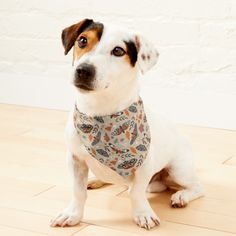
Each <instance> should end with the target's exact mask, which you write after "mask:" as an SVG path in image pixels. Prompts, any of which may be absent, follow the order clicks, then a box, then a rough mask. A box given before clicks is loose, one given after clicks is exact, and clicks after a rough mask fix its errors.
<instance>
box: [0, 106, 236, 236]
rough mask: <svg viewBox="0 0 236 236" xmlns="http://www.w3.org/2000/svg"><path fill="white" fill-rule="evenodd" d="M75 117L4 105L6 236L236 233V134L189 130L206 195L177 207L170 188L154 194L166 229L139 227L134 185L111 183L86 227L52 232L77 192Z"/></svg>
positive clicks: (0, 112)
mask: <svg viewBox="0 0 236 236" xmlns="http://www.w3.org/2000/svg"><path fill="white" fill-rule="evenodd" d="M67 115H68V112H63V111H56V110H47V109H38V108H30V107H20V106H12V105H3V104H0V153H1V155H0V186H1V194H0V235H6V236H9V235H10V236H11V235H26V236H28V235H32V236H37V235H39V236H40V235H58V236H60V235H61V236H63V235H71V234H74V235H78V236H79V235H85V236H86V235H96V236H100V235H103V236H106V235H114V236H116V235H124V236H132V235H143V234H145V235H181V236H184V235H210V236H211V235H216V236H221V235H222V236H223V235H225V236H230V235H232V234H231V233H234V234H236V203H235V199H236V181H235V179H236V158H235V156H236V132H234V131H228V130H218V129H210V128H203V127H193V126H183V125H180V126H179V128H180V129H181V130H182V131H183V132H184V133H185V134H186V135H187V136H188V137H189V139H190V141H191V143H192V145H193V148H194V151H195V152H196V154H197V156H198V157H199V159H198V162H197V163H198V175H199V177H200V179H201V182H202V183H203V186H204V188H205V192H206V196H205V197H204V198H201V199H199V200H196V201H194V202H192V203H191V204H190V205H189V206H188V207H187V208H185V209H172V208H170V206H169V199H170V195H171V192H170V191H167V192H164V193H160V194H148V198H149V201H150V203H151V205H152V207H153V208H154V210H155V212H157V214H158V215H159V216H160V218H161V220H162V224H161V226H160V227H159V228H157V229H155V230H152V231H150V232H146V231H145V230H143V229H139V228H138V227H137V226H136V225H135V224H134V223H133V222H132V219H131V213H130V211H131V206H130V200H129V198H128V195H127V191H126V190H127V187H125V186H113V185H110V186H107V187H105V188H102V189H99V190H90V191H89V192H88V199H87V202H86V207H85V215H84V220H83V222H84V223H83V224H82V226H76V227H71V228H65V229H61V228H56V229H53V228H50V227H49V221H50V219H51V217H53V216H54V215H55V214H57V213H59V212H60V211H61V210H62V209H63V208H65V207H66V206H67V204H68V202H69V200H70V195H71V190H70V187H69V185H70V184H71V182H70V179H69V175H68V171H67V167H66V161H65V152H66V148H65V145H64V140H63V139H64V134H63V132H64V127H65V122H66V119H67ZM90 176H91V175H90ZM98 203H99V204H98Z"/></svg>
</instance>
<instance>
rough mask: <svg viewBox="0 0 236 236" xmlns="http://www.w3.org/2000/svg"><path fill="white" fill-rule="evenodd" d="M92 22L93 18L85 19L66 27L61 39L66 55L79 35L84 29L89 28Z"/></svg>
mask: <svg viewBox="0 0 236 236" xmlns="http://www.w3.org/2000/svg"><path fill="white" fill-rule="evenodd" d="M92 23H93V20H91V19H84V20H82V21H80V22H79V23H77V24H74V25H71V26H69V27H67V28H65V29H64V30H63V31H62V34H61V40H62V44H63V46H64V49H65V55H66V54H67V53H68V52H69V51H70V49H71V48H72V47H73V46H74V43H75V40H76V39H77V37H78V36H79V35H80V34H81V33H82V32H83V31H84V29H85V28H87V27H88V26H89V25H91V24H92Z"/></svg>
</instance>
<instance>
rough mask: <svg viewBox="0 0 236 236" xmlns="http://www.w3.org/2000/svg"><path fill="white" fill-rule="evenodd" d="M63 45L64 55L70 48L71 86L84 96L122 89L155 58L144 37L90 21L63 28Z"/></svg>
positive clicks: (156, 55) (155, 52)
mask: <svg viewBox="0 0 236 236" xmlns="http://www.w3.org/2000/svg"><path fill="white" fill-rule="evenodd" d="M62 43H63V46H64V48H65V54H67V53H68V52H69V51H70V49H71V48H73V62H74V67H73V84H74V85H75V86H76V87H77V88H78V89H79V91H80V92H83V93H85V92H95V91H96V92H99V91H102V90H105V89H112V88H115V87H116V88H122V86H125V85H126V83H127V82H128V81H129V80H131V79H135V78H136V74H137V71H138V70H140V71H141V73H144V72H145V71H147V70H148V69H150V68H151V67H152V66H153V65H154V64H155V63H156V61H157V58H158V52H157V51H156V50H155V48H154V47H153V45H152V44H151V43H150V42H148V41H147V40H146V39H144V38H143V37H141V36H138V35H135V34H133V33H130V32H127V31H126V30H123V29H117V28H114V27H109V26H105V25H103V24H101V23H98V22H94V21H93V20H90V19H85V20H83V21H81V22H79V23H77V24H74V25H72V26H70V27H68V28H66V29H64V30H63V31H62Z"/></svg>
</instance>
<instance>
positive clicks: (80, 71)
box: [76, 63, 95, 82]
mask: <svg viewBox="0 0 236 236" xmlns="http://www.w3.org/2000/svg"><path fill="white" fill-rule="evenodd" d="M94 76H95V68H94V66H93V65H90V64H87V63H83V64H81V65H79V66H78V67H77V68H76V79H77V80H84V81H83V82H86V81H91V80H93V79H94ZM81 82H82V81H81Z"/></svg>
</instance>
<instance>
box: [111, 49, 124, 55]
mask: <svg viewBox="0 0 236 236" xmlns="http://www.w3.org/2000/svg"><path fill="white" fill-rule="evenodd" d="M111 54H112V55H114V56H116V57H122V56H124V55H125V50H124V49H123V48H121V47H115V48H114V49H113V50H112V51H111Z"/></svg>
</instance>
